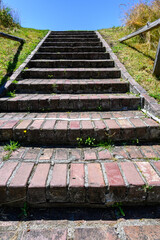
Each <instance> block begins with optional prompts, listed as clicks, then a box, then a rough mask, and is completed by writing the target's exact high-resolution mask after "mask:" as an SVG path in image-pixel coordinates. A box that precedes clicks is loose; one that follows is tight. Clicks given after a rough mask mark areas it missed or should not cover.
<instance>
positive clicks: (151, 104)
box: [95, 31, 160, 117]
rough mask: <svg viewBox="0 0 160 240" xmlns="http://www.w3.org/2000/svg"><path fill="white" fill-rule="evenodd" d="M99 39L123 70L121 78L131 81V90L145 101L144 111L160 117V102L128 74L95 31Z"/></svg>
mask: <svg viewBox="0 0 160 240" xmlns="http://www.w3.org/2000/svg"><path fill="white" fill-rule="evenodd" d="M95 32H96V34H97V36H98V37H99V39H100V40H101V42H102V44H103V46H104V47H105V48H106V51H107V52H109V53H110V56H111V58H112V59H113V60H114V61H115V65H116V67H118V68H119V69H120V70H121V76H122V78H124V79H125V80H127V81H129V84H130V90H131V91H132V92H133V93H136V94H140V96H141V98H143V99H144V109H145V110H147V111H148V112H149V113H151V114H152V115H153V117H154V116H155V117H160V105H159V104H158V102H157V101H156V100H155V99H154V98H152V97H150V96H149V95H148V93H147V92H146V90H144V88H142V87H141V86H140V85H139V84H138V83H137V82H136V81H135V80H134V78H133V77H132V76H131V75H130V74H129V73H128V71H127V69H126V68H125V66H124V65H123V64H122V63H121V62H120V60H119V59H118V57H117V56H116V55H115V54H114V53H113V51H112V49H111V47H110V46H109V45H108V43H107V42H106V41H105V40H104V39H103V37H102V35H101V34H100V33H99V32H98V31H95Z"/></svg>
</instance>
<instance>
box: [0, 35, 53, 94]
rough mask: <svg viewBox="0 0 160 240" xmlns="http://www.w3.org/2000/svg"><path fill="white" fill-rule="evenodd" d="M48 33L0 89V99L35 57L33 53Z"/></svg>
mask: <svg viewBox="0 0 160 240" xmlns="http://www.w3.org/2000/svg"><path fill="white" fill-rule="evenodd" d="M50 33H51V31H48V33H47V34H46V36H45V37H44V38H43V39H42V40H41V41H40V42H39V43H38V45H37V46H36V48H35V49H34V50H33V51H32V52H31V54H30V55H29V56H28V57H27V58H26V60H25V61H24V62H23V63H22V64H21V65H20V66H19V68H18V69H17V70H16V71H15V72H14V73H13V74H12V75H11V77H10V78H9V80H8V81H7V82H6V83H4V84H3V85H2V86H1V87H0V97H2V96H4V94H5V93H6V91H7V89H8V88H9V86H10V85H11V84H12V82H13V81H14V80H15V79H17V78H18V77H19V76H20V74H21V72H22V71H23V69H24V68H25V67H26V66H27V64H28V63H29V61H30V60H31V59H32V58H33V56H34V55H35V53H36V52H37V51H38V49H39V48H40V47H41V45H42V44H43V42H44V41H45V40H46V38H47V37H48V36H49V34H50Z"/></svg>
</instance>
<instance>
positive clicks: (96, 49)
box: [38, 47, 106, 53]
mask: <svg viewBox="0 0 160 240" xmlns="http://www.w3.org/2000/svg"><path fill="white" fill-rule="evenodd" d="M38 52H51V53H52V52H55V53H59V52H106V50H105V48H104V47H40V48H39V49H38Z"/></svg>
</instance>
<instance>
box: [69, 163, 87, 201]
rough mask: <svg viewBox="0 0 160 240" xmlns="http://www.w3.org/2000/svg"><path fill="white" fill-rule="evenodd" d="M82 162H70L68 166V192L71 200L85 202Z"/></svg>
mask: <svg viewBox="0 0 160 240" xmlns="http://www.w3.org/2000/svg"><path fill="white" fill-rule="evenodd" d="M84 178H85V173H84V164H81V163H72V164H71V167H70V181H69V194H70V201H71V202H85V186H84Z"/></svg>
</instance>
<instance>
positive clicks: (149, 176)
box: [136, 162, 160, 185]
mask: <svg viewBox="0 0 160 240" xmlns="http://www.w3.org/2000/svg"><path fill="white" fill-rule="evenodd" d="M136 164H137V166H138V167H139V169H140V171H142V174H143V176H144V177H145V179H146V180H147V183H148V184H149V185H160V177H159V176H158V175H157V173H156V172H155V171H154V169H153V168H152V167H151V165H150V164H149V163H148V162H137V163H136Z"/></svg>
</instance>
